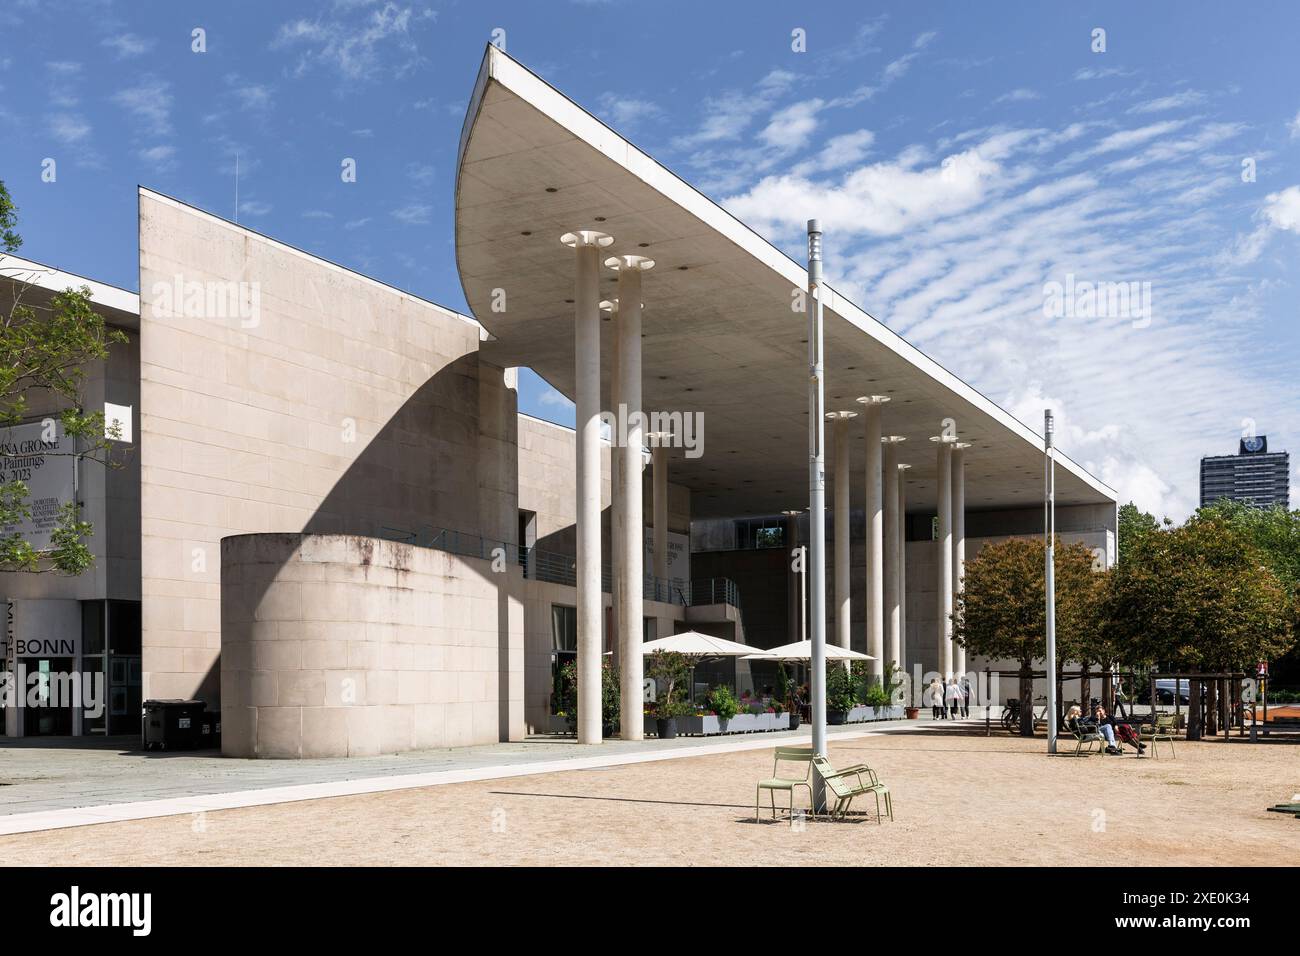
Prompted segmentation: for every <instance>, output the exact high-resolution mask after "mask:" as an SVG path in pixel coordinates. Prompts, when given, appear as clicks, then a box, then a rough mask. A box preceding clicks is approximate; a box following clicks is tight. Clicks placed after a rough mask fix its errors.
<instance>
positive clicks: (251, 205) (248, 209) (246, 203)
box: [239, 199, 271, 216]
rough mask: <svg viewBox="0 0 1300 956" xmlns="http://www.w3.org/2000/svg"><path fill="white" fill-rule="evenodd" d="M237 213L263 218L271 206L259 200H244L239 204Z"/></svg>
mask: <svg viewBox="0 0 1300 956" xmlns="http://www.w3.org/2000/svg"><path fill="white" fill-rule="evenodd" d="M239 211H240V213H242V214H243V215H245V216H265V215H266V214H267V213H269V212H270V211H271V204H270V203H266V202H262V201H261V200H259V199H245V200H243V201H242V202H240V204H239Z"/></svg>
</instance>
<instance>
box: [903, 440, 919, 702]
mask: <svg viewBox="0 0 1300 956" xmlns="http://www.w3.org/2000/svg"><path fill="white" fill-rule="evenodd" d="M911 467H912V466H911V465H908V464H904V463H903V462H899V463H898V666H899V668H900V669H904V668H906V667H907V469H909V468H911ZM918 690H919V688H914V689H913V694H914V695H915V693H916V692H917V691H918ZM913 699H914V700H915V699H918V698H916V697H915V696H914V697H913Z"/></svg>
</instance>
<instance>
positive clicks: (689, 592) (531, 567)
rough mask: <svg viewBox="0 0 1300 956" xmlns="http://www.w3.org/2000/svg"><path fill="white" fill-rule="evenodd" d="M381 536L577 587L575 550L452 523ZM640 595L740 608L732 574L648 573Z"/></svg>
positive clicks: (606, 574)
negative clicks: (685, 577)
mask: <svg viewBox="0 0 1300 956" xmlns="http://www.w3.org/2000/svg"><path fill="white" fill-rule="evenodd" d="M378 537H381V538H384V539H386V540H389V541H401V542H403V543H405V544H411V545H415V546H416V547H420V548H433V549H434V550H437V551H446V552H448V553H450V554H458V555H462V556H464V557H469V558H481V559H482V560H484V561H493V560H505V561H507V562H509V563H510V564H518V565H519V566H520V567H522V568H523V572H524V577H526V578H532V579H534V580H536V581H547V582H550V583H552V584H567V585H569V586H570V587H576V586H577V583H578V569H577V558H575V557H574V556H573V555H571V554H560V553H559V552H556V551H544V550H542V549H541V548H529V547H524V546H521V545H517V544H512V543H511V542H509V541H497V540H494V539H492V538H485V537H483V536H482V535H478V534H469V533H467V532H464V531H455V530H453V529H451V528H414V529H413V528H393V527H382V528H380V529H379V533H378ZM600 588H601V590H602V591H606V592H611V591H612V590H613V575H612V574H611V572H610V568H609V565H604V566H602V567H601V571H600ZM642 598H643V599H644V600H647V601H660V602H662V603H664V604H677V605H679V606H682V607H699V606H701V605H705V604H729V605H731V606H732V607H735V608H737V609H739V608H740V589H739V588H738V587H736V582H735V581H732V580H731V579H730V578H700V579H697V580H693V581H688V582H680V581H676V580H668V579H665V578H657V577H655V576H654V575H653V574H647V575H645V576H644V578H643V585H642Z"/></svg>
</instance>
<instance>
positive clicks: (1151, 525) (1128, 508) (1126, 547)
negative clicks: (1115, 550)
mask: <svg viewBox="0 0 1300 956" xmlns="http://www.w3.org/2000/svg"><path fill="white" fill-rule="evenodd" d="M1159 530H1160V522H1159V521H1157V520H1156V519H1155V517H1154V516H1153V515H1151V514H1150V513H1148V512H1146V511H1140V510H1139V509H1138V506H1137V505H1135V504H1133V502H1131V501H1130V502H1129V503H1128V504H1126V505H1121V506H1120V509H1119V533H1118V537H1119V542H1118V543H1119V560H1121V561H1123V560H1124V559H1125V558H1126V557H1127V556H1128V554H1129V552H1130V551H1131V550H1132V548H1133V545H1134V544H1135V543H1136V542H1137V540H1138V538H1140V537H1141V536H1142V535H1144V534H1147V533H1149V532H1152V531H1159Z"/></svg>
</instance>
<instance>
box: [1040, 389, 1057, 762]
mask: <svg viewBox="0 0 1300 956" xmlns="http://www.w3.org/2000/svg"><path fill="white" fill-rule="evenodd" d="M1054 428H1055V422H1054V421H1053V419H1052V410H1051V409H1050V408H1048V409H1044V411H1043V454H1044V458H1045V460H1044V462H1043V468H1044V475H1043V486H1044V487H1043V531H1044V534H1045V535H1046V544H1047V567H1046V570H1045V574H1046V578H1047V581H1046V584H1047V752H1048V753H1049V754H1054V753H1056V729H1057V728H1056V714H1057V702H1056V455H1055V449H1054V448H1053V445H1052V431H1053V429H1054Z"/></svg>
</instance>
